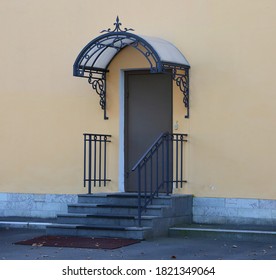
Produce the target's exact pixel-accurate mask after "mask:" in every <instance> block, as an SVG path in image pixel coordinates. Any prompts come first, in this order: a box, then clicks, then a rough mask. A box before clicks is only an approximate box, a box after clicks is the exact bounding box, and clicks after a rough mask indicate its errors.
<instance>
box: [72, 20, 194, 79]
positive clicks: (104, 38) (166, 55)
mask: <svg viewBox="0 0 276 280" xmlns="http://www.w3.org/2000/svg"><path fill="white" fill-rule="evenodd" d="M116 24H117V25H118V26H116V28H115V29H114V30H113V31H110V30H104V31H103V32H107V33H106V34H103V35H101V36H98V37H97V38H95V39H93V40H92V41H91V42H89V43H88V44H87V45H86V46H85V47H84V48H83V49H82V51H81V52H80V54H79V55H78V57H77V59H76V61H75V63H74V76H85V72H89V70H93V69H95V70H102V71H107V69H108V66H109V64H110V63H111V61H112V59H113V58H114V57H115V56H116V55H117V54H118V53H119V52H120V51H121V50H122V49H124V48H125V47H127V46H131V47H134V48H135V49H137V50H138V51H140V52H141V53H142V54H143V55H144V56H145V57H146V59H147V60H148V62H149V64H150V70H151V71H152V72H163V71H164V69H165V68H166V66H172V65H174V66H178V67H180V68H189V67H190V64H189V62H188V61H187V59H186V58H185V57H184V55H183V54H182V53H181V52H180V51H179V50H178V49H177V48H176V47H175V46H174V45H173V44H172V43H170V42H168V41H166V40H164V39H160V38H156V37H149V36H144V35H136V34H133V33H130V32H128V30H132V29H126V28H125V31H122V30H121V28H120V23H119V19H118V18H117V23H116ZM170 68H171V67H170Z"/></svg>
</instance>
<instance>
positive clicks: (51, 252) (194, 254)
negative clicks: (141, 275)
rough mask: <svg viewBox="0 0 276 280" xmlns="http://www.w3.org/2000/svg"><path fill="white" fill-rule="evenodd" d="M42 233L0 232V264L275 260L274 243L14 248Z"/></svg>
mask: <svg viewBox="0 0 276 280" xmlns="http://www.w3.org/2000/svg"><path fill="white" fill-rule="evenodd" d="M44 234H45V230H37V229H22V228H20V229H13V228H10V229H8V228H0V260H36V259H37V260H93V259H94V260H102V259H105V260H112V259H113V260H170V259H178V260H253V259H255V260H276V240H275V241H271V240H270V241H263V242H253V241H237V240H229V239H225V240H223V239H216V238H210V237H208V238H203V237H201V238H198V237H188V238H185V237H183V238H158V239H154V240H148V241H142V242H140V243H138V244H134V245H130V246H127V247H123V248H120V249H115V250H103V249H78V248H59V247H57V248H53V247H39V246H26V245H14V243H15V242H17V241H21V240H26V239H30V238H34V237H37V236H41V235H44Z"/></svg>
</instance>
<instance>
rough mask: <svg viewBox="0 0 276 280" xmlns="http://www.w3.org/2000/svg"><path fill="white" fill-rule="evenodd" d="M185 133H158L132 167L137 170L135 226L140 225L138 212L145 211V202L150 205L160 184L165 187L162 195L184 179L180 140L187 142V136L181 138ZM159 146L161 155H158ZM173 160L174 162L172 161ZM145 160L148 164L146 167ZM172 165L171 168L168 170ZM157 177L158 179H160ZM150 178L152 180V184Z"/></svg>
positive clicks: (158, 190) (182, 150)
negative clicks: (136, 213) (136, 214)
mask: <svg viewBox="0 0 276 280" xmlns="http://www.w3.org/2000/svg"><path fill="white" fill-rule="evenodd" d="M187 136H188V135H187V134H179V133H174V134H170V133H168V132H165V133H162V134H161V135H160V136H159V137H158V138H157V139H156V140H155V141H154V143H153V144H152V145H151V146H150V147H149V148H148V149H147V151H146V152H145V153H144V154H143V156H142V157H141V158H140V159H139V160H138V162H137V163H136V164H135V165H134V166H133V168H132V171H133V172H135V171H137V172H138V174H137V175H138V183H137V184H138V221H139V226H141V217H142V212H143V211H146V209H147V206H148V205H149V204H152V201H153V198H154V197H155V196H158V195H159V192H160V190H161V188H162V187H163V188H165V187H166V194H167V195H169V193H170V192H171V190H172V184H173V183H175V185H176V187H178V186H179V184H180V187H181V188H182V187H183V183H186V182H187V181H186V180H184V178H183V166H184V165H183V158H184V148H183V143H184V142H187V139H185V137H187ZM160 149H161V155H159V150H160ZM173 161H175V162H174V164H173ZM147 163H149V167H148V168H147ZM173 165H174V170H172V169H173ZM174 171H175V172H174ZM142 173H143V175H144V176H143V178H142ZM148 173H149V174H148ZM153 173H155V174H153ZM160 173H161V174H160ZM159 177H161V178H159ZM159 179H161V180H160V182H159ZM148 181H149V182H148ZM153 181H155V182H154V183H153ZM142 184H143V187H142ZM148 185H149V188H148ZM142 194H143V195H144V199H143V204H142Z"/></svg>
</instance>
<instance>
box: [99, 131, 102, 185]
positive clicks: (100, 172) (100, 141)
mask: <svg viewBox="0 0 276 280" xmlns="http://www.w3.org/2000/svg"><path fill="white" fill-rule="evenodd" d="M99 146H100V148H99V187H101V186H102V135H100V137H99Z"/></svg>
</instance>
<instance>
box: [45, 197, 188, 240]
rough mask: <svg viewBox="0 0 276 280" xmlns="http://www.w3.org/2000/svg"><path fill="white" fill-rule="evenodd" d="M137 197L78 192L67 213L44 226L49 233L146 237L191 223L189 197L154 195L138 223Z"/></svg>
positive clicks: (158, 234) (164, 233) (163, 233)
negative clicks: (79, 193)
mask: <svg viewBox="0 0 276 280" xmlns="http://www.w3.org/2000/svg"><path fill="white" fill-rule="evenodd" d="M137 202H138V196H137V194H133V193H131V194H129V193H108V194H106V193H104V194H92V195H79V196H78V203H75V204H68V213H65V214H60V215H58V216H57V223H56V224H53V225H49V226H48V227H47V230H46V231H47V234H48V235H77V236H93V237H122V238H135V239H146V238H151V237H155V236H161V235H167V234H168V228H169V227H170V226H173V225H176V224H179V223H187V222H191V219H192V196H190V195H170V196H159V197H156V198H154V200H153V203H152V205H149V206H148V207H147V210H146V211H144V212H143V213H142V219H141V227H139V222H138V207H137Z"/></svg>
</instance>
